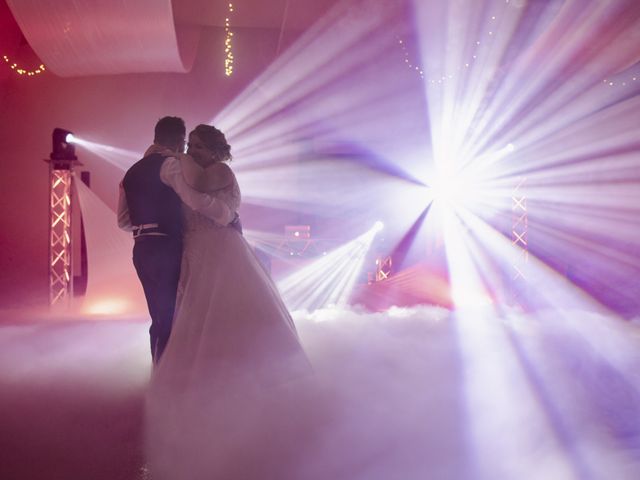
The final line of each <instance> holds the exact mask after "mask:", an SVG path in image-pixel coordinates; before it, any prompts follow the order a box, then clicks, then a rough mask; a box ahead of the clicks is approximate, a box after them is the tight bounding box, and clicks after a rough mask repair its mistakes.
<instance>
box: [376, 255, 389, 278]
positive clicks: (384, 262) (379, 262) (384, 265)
mask: <svg viewBox="0 0 640 480" xmlns="http://www.w3.org/2000/svg"><path fill="white" fill-rule="evenodd" d="M392 267H393V260H392V258H391V256H386V257H378V258H377V259H376V280H375V281H376V282H381V281H382V280H386V279H387V278H389V277H390V276H391V268H392Z"/></svg>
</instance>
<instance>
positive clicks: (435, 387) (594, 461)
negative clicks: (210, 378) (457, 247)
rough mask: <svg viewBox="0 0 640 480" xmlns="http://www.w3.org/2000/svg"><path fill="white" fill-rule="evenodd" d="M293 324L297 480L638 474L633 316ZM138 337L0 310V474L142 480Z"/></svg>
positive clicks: (355, 312) (317, 317)
mask: <svg viewBox="0 0 640 480" xmlns="http://www.w3.org/2000/svg"><path fill="white" fill-rule="evenodd" d="M294 317H295V319H296V324H297V325H298V328H299V331H300V336H301V338H302V341H303V343H304V345H305V348H306V349H307V351H308V354H309V357H310V358H311V360H312V362H313V364H314V367H315V370H316V374H317V377H318V379H319V381H320V384H321V385H322V390H323V393H322V395H320V396H319V399H318V400H317V401H318V402H319V403H320V402H322V403H323V404H324V405H320V404H319V405H317V407H318V408H317V409H315V408H312V409H309V410H310V411H318V412H324V413H322V418H319V419H318V422H316V425H318V426H319V430H318V431H317V432H314V433H313V435H310V441H309V442H307V443H303V444H300V445H299V446H298V451H295V452H291V455H292V458H298V459H304V462H305V463H306V467H305V469H304V471H305V472H306V473H305V474H304V476H305V478H301V479H297V480H306V479H307V478H308V479H309V480H316V479H318V480H320V479H324V480H326V479H344V480H377V479H379V480H383V479H385V480H388V479H392V478H398V479H404V480H413V479H415V480H418V479H425V478H434V479H435V478H437V479H457V480H459V479H519V480H522V479H554V480H563V479H580V480H583V479H634V478H640V325H638V324H637V323H635V322H633V321H631V322H623V321H621V320H618V319H614V318H608V317H605V316H602V315H597V314H594V313H590V312H584V311H547V312H540V313H537V314H536V315H526V314H522V313H509V312H505V313H503V315H502V316H501V317H497V316H496V314H495V313H491V312H490V311H488V310H482V309H476V310H473V311H466V312H456V313H452V312H450V311H449V310H446V309H443V308H436V307H412V308H391V309H390V310H388V311H386V312H384V313H370V312H367V311H364V310H361V309H358V308H355V307H354V308H350V309H331V310H330V309H325V310H318V311H315V312H312V313H308V312H296V313H295V315H294ZM146 329H147V323H146V322H145V321H144V319H137V318H125V319H113V318H99V319H98V318H91V319H88V318H53V317H51V316H50V315H47V316H40V317H35V316H34V317H32V318H28V317H25V316H24V315H23V316H22V317H21V318H18V317H17V316H14V317H13V318H12V317H11V316H10V315H9V314H4V315H3V317H2V324H1V325H0V416H1V419H0V425H1V426H2V428H1V429H0V455H1V456H2V460H1V461H0V478H2V479H3V480H12V479H16V480H17V479H29V480H38V479H47V480H57V479H64V480H70V479H93V480H97V479H110V480H116V479H134V478H141V473H140V467H141V465H142V464H143V463H144V460H143V453H142V452H143V447H142V437H143V434H142V413H143V408H144V393H145V388H146V384H147V381H148V378H149V373H150V368H149V358H148V345H147V344H148V334H147V331H146ZM326 404H331V408H330V409H326V408H323V407H326ZM327 412H329V413H327ZM247 448H248V449H250V448H251V445H248V446H247ZM264 478H268V475H266V474H265V477H264Z"/></svg>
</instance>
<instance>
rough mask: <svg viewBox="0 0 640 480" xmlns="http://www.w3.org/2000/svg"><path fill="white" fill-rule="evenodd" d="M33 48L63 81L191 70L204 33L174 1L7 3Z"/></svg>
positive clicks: (24, 0) (25, 0)
mask: <svg viewBox="0 0 640 480" xmlns="http://www.w3.org/2000/svg"><path fill="white" fill-rule="evenodd" d="M7 4H8V5H9V8H10V9H11V11H12V12H13V15H14V17H15V19H16V21H17V22H18V24H19V25H20V28H21V29H22V33H23V34H24V36H25V37H26V38H27V40H28V41H29V44H30V45H31V47H32V48H33V49H34V51H35V52H36V53H37V54H38V56H39V57H40V58H41V60H42V62H43V63H44V64H45V66H46V67H47V68H48V69H50V70H51V71H53V73H55V74H56V75H59V76H61V77H73V76H81V75H103V74H118V73H141V72H186V71H189V70H190V69H191V66H192V64H193V59H194V57H195V52H196V47H197V44H198V37H199V32H200V30H199V28H198V27H190V28H186V27H184V28H178V29H177V28H176V25H175V22H174V17H173V10H172V7H171V0H121V1H118V2H114V1H113V0H7Z"/></svg>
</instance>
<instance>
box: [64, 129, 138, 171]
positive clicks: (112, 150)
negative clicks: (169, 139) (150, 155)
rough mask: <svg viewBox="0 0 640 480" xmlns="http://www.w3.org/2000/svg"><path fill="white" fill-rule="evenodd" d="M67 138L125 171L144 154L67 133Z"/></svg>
mask: <svg viewBox="0 0 640 480" xmlns="http://www.w3.org/2000/svg"><path fill="white" fill-rule="evenodd" d="M69 136H71V138H69ZM67 139H68V140H67V141H70V142H72V143H74V144H76V145H79V146H81V147H83V148H85V149H87V150H88V151H90V152H91V153H93V154H94V155H97V156H98V157H100V158H102V159H103V160H106V161H107V162H109V163H110V164H111V165H114V166H116V167H118V168H119V169H121V170H123V171H126V170H128V169H129V167H131V165H133V164H134V163H135V162H136V161H138V160H139V159H140V158H142V154H141V153H140V152H134V151H132V150H125V149H123V148H117V147H113V146H111V145H105V144H102V143H96V142H92V141H91V140H85V139H84V138H80V137H78V136H76V135H71V134H70V135H67Z"/></svg>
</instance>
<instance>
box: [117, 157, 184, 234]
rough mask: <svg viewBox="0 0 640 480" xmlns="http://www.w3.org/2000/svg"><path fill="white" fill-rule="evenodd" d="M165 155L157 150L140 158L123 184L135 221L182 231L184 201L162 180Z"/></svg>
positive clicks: (176, 231) (132, 218)
mask: <svg viewBox="0 0 640 480" xmlns="http://www.w3.org/2000/svg"><path fill="white" fill-rule="evenodd" d="M164 160H165V157H163V156H162V155H160V154H158V153H154V154H151V155H148V156H146V157H144V158H143V159H142V160H139V161H138V162H136V163H135V164H134V165H133V166H132V167H131V168H130V169H129V170H127V173H126V174H125V176H124V179H123V180H122V185H123V187H124V192H125V195H126V197H127V207H128V208H129V217H130V218H131V223H132V224H133V225H143V224H149V223H157V224H158V225H159V230H160V231H161V232H163V233H166V234H168V235H172V236H174V235H175V236H181V235H182V202H181V200H180V197H178V194H176V192H174V191H173V189H172V188H171V187H168V186H167V185H165V184H164V183H162V180H160V167H162V163H163V162H164Z"/></svg>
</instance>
